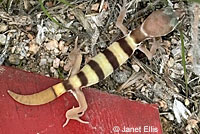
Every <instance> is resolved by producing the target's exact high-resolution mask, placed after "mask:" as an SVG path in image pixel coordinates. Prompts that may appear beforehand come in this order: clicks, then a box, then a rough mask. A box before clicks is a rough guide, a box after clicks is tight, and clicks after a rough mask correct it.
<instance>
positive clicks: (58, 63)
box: [53, 58, 60, 68]
mask: <svg viewBox="0 0 200 134" xmlns="http://www.w3.org/2000/svg"><path fill="white" fill-rule="evenodd" d="M59 65H60V59H58V58H56V59H54V60H53V67H54V68H58V67H59Z"/></svg>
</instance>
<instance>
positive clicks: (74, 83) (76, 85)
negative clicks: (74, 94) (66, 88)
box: [69, 75, 81, 89]
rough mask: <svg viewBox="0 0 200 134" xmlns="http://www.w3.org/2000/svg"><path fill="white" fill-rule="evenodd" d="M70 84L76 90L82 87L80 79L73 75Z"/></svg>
mask: <svg viewBox="0 0 200 134" xmlns="http://www.w3.org/2000/svg"><path fill="white" fill-rule="evenodd" d="M69 83H70V84H71V85H72V87H73V88H74V89H77V88H80V87H81V81H80V79H79V78H78V76H77V75H73V76H72V77H70V78H69Z"/></svg>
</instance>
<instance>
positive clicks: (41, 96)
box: [8, 83, 69, 105]
mask: <svg viewBox="0 0 200 134" xmlns="http://www.w3.org/2000/svg"><path fill="white" fill-rule="evenodd" d="M68 90H69V89H68ZM65 92H67V89H66V88H65V86H64V84H63V83H58V84H56V85H54V86H52V87H49V88H47V89H46V90H43V91H41V92H38V93H34V94H31V95H21V94H17V93H14V92H12V91H10V90H8V94H9V95H10V96H11V97H12V98H13V99H14V100H15V101H17V102H19V103H21V104H24V105H42V104H46V103H49V102H51V101H53V100H55V99H56V98H58V97H59V96H61V95H62V94H64V93H65Z"/></svg>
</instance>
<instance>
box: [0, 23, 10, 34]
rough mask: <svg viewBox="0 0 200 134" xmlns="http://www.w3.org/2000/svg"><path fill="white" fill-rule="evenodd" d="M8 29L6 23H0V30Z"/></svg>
mask: <svg viewBox="0 0 200 134" xmlns="http://www.w3.org/2000/svg"><path fill="white" fill-rule="evenodd" d="M7 30H8V25H6V24H4V23H0V32H5V31H7Z"/></svg>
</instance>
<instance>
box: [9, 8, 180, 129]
mask: <svg viewBox="0 0 200 134" xmlns="http://www.w3.org/2000/svg"><path fill="white" fill-rule="evenodd" d="M179 17H180V16H179V15H178V14H177V13H176V11H175V10H173V9H172V8H171V7H166V8H163V9H159V10H156V11H154V12H152V13H151V14H150V15H149V16H148V17H147V18H146V19H145V21H144V22H143V23H142V24H141V25H140V26H138V27H137V28H135V29H134V30H133V31H131V32H130V33H129V34H127V35H126V36H124V37H123V38H121V39H119V40H117V41H115V42H113V43H112V44H111V45H110V46H109V47H108V48H107V49H105V50H104V51H103V52H100V53H98V54H97V55H96V56H94V57H93V58H92V59H91V60H90V61H89V62H88V63H87V64H86V65H85V66H84V67H83V68H82V69H81V70H80V71H79V72H78V73H77V74H76V75H73V76H71V77H70V78H68V79H67V80H64V81H62V82H60V83H58V84H56V85H53V86H51V87H49V88H47V89H45V90H43V91H41V92H38V93H34V94H31V95H21V94H17V93H15V92H13V91H10V90H8V94H9V95H10V96H11V97H12V98H13V99H14V100H16V101H17V102H19V103H21V104H25V105H42V104H46V103H49V102H51V101H53V100H55V99H56V98H58V97H59V96H61V95H63V94H64V93H66V92H71V93H72V94H73V95H74V96H75V98H76V100H77V102H78V104H79V106H78V107H73V108H72V109H70V110H68V111H67V112H66V114H65V116H66V118H67V120H66V122H65V123H64V125H63V127H64V126H66V125H67V124H68V122H69V120H70V119H74V120H77V121H79V122H81V123H89V122H87V121H83V120H82V119H80V117H81V116H82V115H83V114H84V112H85V111H86V110H87V107H88V105H87V101H86V98H85V96H84V94H83V92H82V89H83V88H85V87H88V86H91V85H94V84H96V83H98V82H99V81H101V80H103V79H105V78H106V77H107V76H109V75H110V74H111V73H112V72H113V71H114V70H115V69H117V68H118V67H119V66H121V65H122V64H123V63H125V62H126V61H127V59H128V58H129V57H131V55H133V53H134V51H135V50H136V49H137V48H138V47H139V46H140V44H141V42H143V41H144V40H146V39H149V38H154V37H161V36H165V35H167V34H168V33H170V32H171V31H173V30H174V29H175V27H176V26H177V24H178V20H179Z"/></svg>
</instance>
